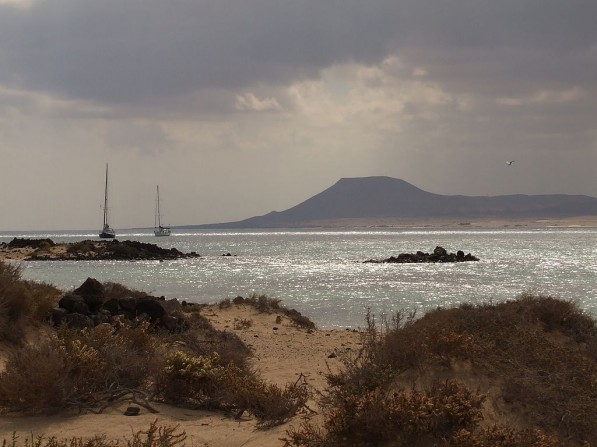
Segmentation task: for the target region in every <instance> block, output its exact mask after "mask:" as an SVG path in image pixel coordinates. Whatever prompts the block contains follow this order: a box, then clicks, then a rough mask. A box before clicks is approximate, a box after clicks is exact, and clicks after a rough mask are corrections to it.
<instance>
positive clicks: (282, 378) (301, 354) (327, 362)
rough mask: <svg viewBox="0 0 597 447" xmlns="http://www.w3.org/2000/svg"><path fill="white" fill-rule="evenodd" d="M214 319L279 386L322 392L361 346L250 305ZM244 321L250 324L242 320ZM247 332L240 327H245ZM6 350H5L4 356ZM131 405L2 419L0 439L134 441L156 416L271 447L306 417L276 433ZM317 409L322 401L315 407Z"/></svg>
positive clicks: (201, 434) (213, 309) (201, 438)
mask: <svg viewBox="0 0 597 447" xmlns="http://www.w3.org/2000/svg"><path fill="white" fill-rule="evenodd" d="M202 313H203V314H204V315H205V316H206V317H207V318H208V319H209V320H210V321H211V322H212V324H213V325H214V326H215V327H216V328H218V329H223V330H229V331H232V332H234V333H236V334H237V335H238V336H239V337H240V338H241V339H242V340H243V341H244V342H245V343H246V344H247V345H248V346H249V347H251V349H252V350H253V357H252V360H251V362H252V366H253V367H254V368H255V369H256V370H258V371H260V372H261V374H262V375H263V377H264V378H265V379H267V380H268V381H271V382H273V383H276V384H279V385H284V384H286V383H288V382H296V381H297V380H306V382H307V383H308V384H309V385H311V386H312V387H313V388H314V389H315V390H322V389H323V386H324V383H325V380H324V377H323V374H324V373H325V372H326V371H328V368H330V369H331V370H334V369H335V368H338V367H339V365H340V361H339V359H340V358H341V356H342V355H343V354H345V353H347V352H350V351H355V350H357V349H359V345H360V335H359V333H358V332H355V331H353V330H331V331H324V330H318V329H315V330H306V329H300V328H297V327H295V326H293V325H292V324H291V322H290V320H289V319H288V318H287V317H285V316H283V315H280V318H281V321H280V319H278V321H280V322H279V323H278V322H276V320H277V317H278V314H267V313H259V312H258V311H257V310H256V309H255V308H254V307H251V306H243V305H241V306H231V307H229V308H224V309H220V308H219V307H218V306H216V305H214V306H209V307H206V308H205V309H204V311H203V312H202ZM241 321H242V322H244V323H245V324H244V325H241V324H238V322H241ZM241 326H243V327H244V328H243V329H240V328H239V329H235V327H237V328H238V327H241ZM5 354H6V347H5V346H3V347H0V358H2V357H4V355H5ZM129 404H130V403H127V402H122V403H121V404H120V405H118V406H113V407H109V408H108V409H106V410H105V411H104V412H103V413H101V414H82V415H76V414H69V413H63V414H59V415H53V416H49V417H12V416H10V417H9V416H2V417H0V438H2V439H10V438H11V437H12V435H13V433H15V434H16V435H17V436H19V438H20V440H21V441H22V440H23V439H25V438H27V437H29V439H31V436H32V435H33V436H35V437H37V436H40V435H43V436H45V437H48V436H57V437H60V438H72V437H92V436H94V435H106V436H107V437H108V438H109V439H125V438H130V437H131V435H132V433H136V432H138V431H139V430H147V428H148V427H149V425H150V424H151V423H152V422H153V421H155V420H156V419H157V421H158V424H159V425H169V426H179V431H183V430H184V431H185V432H186V434H187V445H193V446H214V447H215V446H222V447H240V446H265V447H274V446H281V445H283V441H281V440H280V439H281V438H283V437H284V436H285V433H286V430H287V428H288V427H289V426H291V425H295V426H297V425H299V424H300V422H301V421H302V420H303V418H305V417H308V418H309V417H317V415H316V414H315V413H310V414H304V415H299V416H296V417H295V418H293V419H292V420H291V421H289V422H288V423H286V424H284V425H281V426H278V427H275V428H273V429H269V430H260V429H257V428H256V421H255V420H254V419H252V418H251V417H249V416H246V415H245V416H244V417H243V418H241V419H240V420H236V419H234V418H233V417H231V416H227V415H225V414H223V413H220V412H207V411H194V410H190V409H185V408H176V407H172V406H168V405H161V404H155V405H154V406H155V408H156V409H157V410H158V411H159V413H155V414H154V413H151V412H149V411H147V410H145V409H143V408H141V412H140V414H139V415H138V416H134V417H133V416H125V415H124V414H123V413H124V411H125V410H126V408H127V406H128V405H129ZM309 408H311V409H312V410H314V411H316V409H317V407H316V403H315V402H312V403H310V404H309Z"/></svg>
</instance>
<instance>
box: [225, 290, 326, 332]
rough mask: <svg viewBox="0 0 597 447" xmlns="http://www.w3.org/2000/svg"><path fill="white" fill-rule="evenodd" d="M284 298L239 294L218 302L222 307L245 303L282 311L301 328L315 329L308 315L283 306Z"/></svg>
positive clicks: (272, 310) (261, 308)
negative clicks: (243, 295) (245, 296)
mask: <svg viewBox="0 0 597 447" xmlns="http://www.w3.org/2000/svg"><path fill="white" fill-rule="evenodd" d="M281 301H282V300H279V299H277V298H271V297H268V296H266V295H258V294H255V293H254V294H251V295H250V296H249V297H247V298H243V297H242V296H237V297H236V298H234V299H232V300H231V299H230V298H226V299H224V300H222V301H220V302H219V303H218V305H219V307H220V308H222V309H223V308H226V307H230V306H232V305H233V304H235V305H245V306H252V307H254V308H255V309H256V310H258V311H259V312H262V313H282V314H283V315H285V316H286V317H288V318H289V319H290V321H292V323H293V324H294V325H295V326H297V327H300V328H303V329H315V323H313V321H311V320H310V319H309V318H308V317H306V316H304V315H302V314H301V313H300V312H299V311H298V310H296V309H287V308H286V307H284V306H281V305H280V303H281Z"/></svg>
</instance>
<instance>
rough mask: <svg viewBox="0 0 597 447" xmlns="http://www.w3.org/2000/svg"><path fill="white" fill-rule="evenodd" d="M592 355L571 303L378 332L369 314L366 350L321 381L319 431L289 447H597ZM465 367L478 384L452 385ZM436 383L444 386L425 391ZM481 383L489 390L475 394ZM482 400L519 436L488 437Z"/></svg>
mask: <svg viewBox="0 0 597 447" xmlns="http://www.w3.org/2000/svg"><path fill="white" fill-rule="evenodd" d="M595 353H597V329H596V323H595V320H593V319H591V318H590V317H588V316H587V315H585V314H584V313H582V312H581V311H580V310H579V309H578V308H577V306H576V305H575V304H574V303H573V302H571V301H565V300H559V299H555V298H552V297H545V296H532V295H523V296H521V297H519V298H518V299H517V300H514V301H509V302H505V303H501V304H495V305H493V304H484V305H479V306H472V305H463V306H460V307H458V308H452V309H437V310H435V311H432V312H429V313H427V314H426V315H424V316H423V317H421V318H419V319H415V318H414V315H410V316H406V317H403V316H401V315H397V316H396V317H395V318H393V320H392V322H389V323H388V322H382V324H381V326H379V325H378V324H377V323H376V322H375V319H374V317H373V316H371V315H370V314H368V316H367V328H366V330H365V331H364V339H363V349H362V351H361V352H360V353H358V354H357V355H354V356H352V357H350V358H347V359H345V361H344V366H345V367H344V369H343V370H341V371H340V372H337V373H329V374H328V376H327V380H328V384H329V389H328V392H327V394H326V395H325V398H324V399H323V401H322V405H323V406H324V408H325V409H326V415H327V416H326V419H325V422H324V425H323V426H322V427H317V426H314V425H310V424H304V425H303V426H301V427H299V428H298V429H291V430H289V432H288V434H289V438H288V439H287V440H286V443H287V445H288V446H304V447H315V446H320V445H326V446H336V445H338V446H339V445H342V443H343V442H344V441H343V440H345V439H351V440H352V439H355V440H357V441H355V443H354V444H353V445H356V446H361V445H362V446H373V445H375V446H385V445H388V446H389V445H392V446H395V445H396V446H401V445H414V446H417V445H422V446H426V445H445V446H459V447H469V446H470V447H472V446H475V447H476V446H484V445H497V446H536V447H539V446H542V447H545V446H556V445H562V444H563V443H564V441H563V440H566V443H567V445H585V444H586V445H593V444H595V443H597V419H595V417H594V415H595V414H597V389H596V388H595V386H594V383H595V378H596V377H597V355H595ZM462 365H466V367H467V368H468V373H467V375H466V376H465V377H474V378H475V380H473V381H471V382H469V383H467V382H466V381H461V382H454V381H455V380H457V379H458V378H459V377H462V376H461V375H459V371H460V368H461V367H462ZM446 380H448V382H446ZM438 381H443V382H442V383H444V384H450V385H449V386H444V388H443V390H442V387H439V388H438V387H437V386H436V385H434V386H432V387H431V388H429V386H428V384H429V383H438ZM456 383H457V385H455V384H456ZM482 383H490V384H492V388H491V389H489V388H487V389H486V390H485V391H483V390H482V389H478V390H476V387H477V386H479V384H482ZM413 384H414V385H413ZM489 400H491V402H492V405H493V404H496V403H499V405H501V406H502V407H503V411H504V412H507V413H509V414H512V415H513V416H514V418H516V419H517V420H518V421H519V422H521V424H522V425H521V427H522V428H521V427H511V426H509V425H508V423H507V422H504V423H503V424H501V425H499V424H498V425H495V426H494V427H491V428H488V427H487V426H485V425H484V422H483V418H484V413H483V408H484V406H485V405H489V403H487V402H488V401H489ZM447 402H450V404H449V405H447V404H446V403H447ZM484 402H485V403H484ZM405 403H408V404H409V405H406V404H405ZM445 404H446V405H445ZM431 415H433V416H431ZM436 417H437V419H434V418H436ZM455 421H458V423H455ZM413 436H414V437H413ZM583 443H585V444H583Z"/></svg>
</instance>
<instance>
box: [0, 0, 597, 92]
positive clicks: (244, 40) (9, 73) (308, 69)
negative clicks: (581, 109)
mask: <svg viewBox="0 0 597 447" xmlns="http://www.w3.org/2000/svg"><path fill="white" fill-rule="evenodd" d="M595 17H597V2H594V1H593V0H587V1H583V0H570V1H566V2H564V1H561V0H529V1H522V2H521V1H510V0H505V1H492V0H458V1H446V0H436V1H420V0H416V1H415V0H370V1H367V2H365V1H362V0H359V1H355V0H327V1H323V2H322V1H319V0H296V1H280V0H209V1H197V0H173V1H168V2H164V1H161V0H159V1H158V0H102V1H97V0H44V1H39V2H37V3H34V4H33V6H32V7H30V8H15V7H11V6H0V83H3V84H5V85H8V86H12V87H19V88H23V89H38V90H44V91H49V92H53V93H57V94H60V95H64V96H66V97H70V98H82V99H91V100H97V101H102V102H126V103H134V102H138V101H140V100H142V99H143V100H146V99H148V98H158V99H159V98H162V97H165V96H185V95H188V94H189V93H191V92H196V91H200V90H202V89H233V90H234V89H238V88H246V87H249V86H252V85H256V84H274V85H284V84H288V83H290V82H292V81H294V80H297V79H302V78H306V77H314V76H316V75H317V74H318V72H319V70H320V69H323V68H326V67H328V66H330V65H333V64H334V63H338V62H344V61H355V62H359V63H364V64H369V63H377V62H379V61H381V60H382V59H383V58H384V57H386V56H388V55H396V56H398V57H400V58H403V59H404V60H405V61H407V62H410V63H412V64H413V65H414V66H420V67H422V68H424V69H426V70H427V72H428V75H429V77H430V79H438V80H440V81H441V82H445V83H446V85H452V86H453V88H455V89H459V90H468V89H470V90H472V91H475V90H476V89H484V90H488V89H489V90H494V91H495V94H501V93H502V92H514V91H515V90H516V88H515V87H514V86H512V85H511V84H512V83H513V82H517V83H518V88H521V87H522V88H523V89H524V88H525V83H527V82H528V83H529V84H530V83H537V82H539V83H542V84H545V85H559V84H564V85H565V84H568V83H578V84H587V83H593V82H595V79H597V70H596V66H597V44H596V42H597V38H596V36H597V31H596V30H597V27H595V26H594V23H593V22H594V18H595Z"/></svg>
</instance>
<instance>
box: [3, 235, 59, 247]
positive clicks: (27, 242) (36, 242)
mask: <svg viewBox="0 0 597 447" xmlns="http://www.w3.org/2000/svg"><path fill="white" fill-rule="evenodd" d="M54 245H56V244H55V243H54V241H53V240H52V239H27V238H19V237H15V238H14V239H13V240H12V241H10V242H9V243H8V246H9V247H10V248H25V247H31V248H41V247H42V246H49V247H53V246H54Z"/></svg>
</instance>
